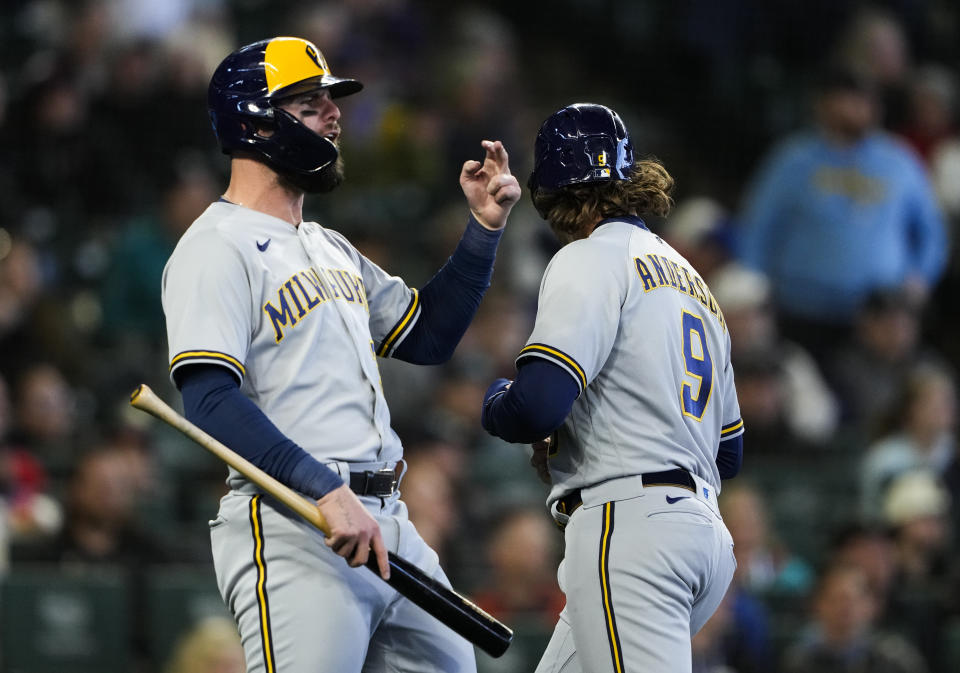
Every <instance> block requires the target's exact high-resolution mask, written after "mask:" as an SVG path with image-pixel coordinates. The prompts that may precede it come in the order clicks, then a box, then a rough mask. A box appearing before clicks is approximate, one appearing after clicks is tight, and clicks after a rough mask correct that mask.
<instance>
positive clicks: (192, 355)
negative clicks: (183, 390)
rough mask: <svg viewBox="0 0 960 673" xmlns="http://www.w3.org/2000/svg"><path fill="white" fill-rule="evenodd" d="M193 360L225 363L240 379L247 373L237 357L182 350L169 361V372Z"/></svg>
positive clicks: (212, 352)
mask: <svg viewBox="0 0 960 673" xmlns="http://www.w3.org/2000/svg"><path fill="white" fill-rule="evenodd" d="M193 362H211V363H215V364H226V365H227V366H228V367H229V368H230V369H231V370H233V371H234V372H235V373H236V374H237V375H238V376H239V377H240V380H241V381H242V380H243V377H244V376H246V375H247V370H246V369H244V367H243V365H242V364H241V363H240V361H239V360H238V359H236V358H235V357H232V356H230V355H227V354H226V353H220V352H218V351H183V352H182V353H177V354H176V355H174V356H173V359H172V360H171V361H170V373H171V374H172V373H173V370H175V369H176V368H177V367H179V366H180V365H183V364H187V363H193Z"/></svg>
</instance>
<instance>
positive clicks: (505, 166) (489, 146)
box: [480, 140, 510, 175]
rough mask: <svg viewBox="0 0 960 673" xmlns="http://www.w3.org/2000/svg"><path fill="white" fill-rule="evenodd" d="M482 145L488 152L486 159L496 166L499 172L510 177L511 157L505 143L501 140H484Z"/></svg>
mask: <svg viewBox="0 0 960 673" xmlns="http://www.w3.org/2000/svg"><path fill="white" fill-rule="evenodd" d="M480 144H481V145H482V146H483V148H484V149H485V150H486V151H487V156H486V158H487V159H489V160H490V161H492V162H493V163H494V164H495V165H496V167H497V170H498V171H500V172H501V173H503V174H504V175H510V162H509V159H510V157H509V156H508V155H507V149H506V148H505V147H504V146H503V143H502V142H500V141H499V140H492V141H491V140H484V141H483V142H482V143H480Z"/></svg>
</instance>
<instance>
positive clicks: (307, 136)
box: [207, 37, 363, 176]
mask: <svg viewBox="0 0 960 673" xmlns="http://www.w3.org/2000/svg"><path fill="white" fill-rule="evenodd" d="M362 88H363V85H362V84H361V83H360V82H358V81H356V80H353V79H343V78H340V77H334V76H333V75H331V74H330V68H329V67H328V66H327V62H326V60H325V59H324V58H323V54H321V53H320V50H318V49H317V48H316V46H315V45H314V44H312V43H311V42H308V41H307V40H303V39H300V38H298V37H275V38H272V39H269V40H261V41H260V42H255V43H253V44H248V45H247V46H245V47H241V48H240V49H238V50H237V51H235V52H233V53H232V54H230V55H229V56H227V57H226V58H225V59H224V60H223V62H222V63H220V65H219V66H218V67H217V69H216V71H215V72H214V73H213V77H212V78H211V79H210V88H209V89H208V91H207V107H208V109H209V112H210V121H211V123H212V124H213V130H214V133H216V135H217V140H218V141H219V142H220V147H221V149H223V151H224V153H225V154H231V153H233V152H234V151H236V150H249V151H252V152H255V153H257V154H259V155H261V156H262V157H263V158H264V159H265V160H266V162H267V164H268V165H270V166H272V167H273V168H275V169H276V170H277V171H278V172H280V173H292V174H295V175H301V176H303V175H311V174H316V173H319V172H320V171H322V170H323V169H324V168H326V167H327V166H329V165H330V164H331V163H333V162H334V161H336V159H337V156H338V152H337V148H336V146H335V145H334V144H333V143H332V142H331V141H330V140H329V139H327V138H324V137H322V136H320V135H318V134H316V133H314V132H313V131H311V130H310V129H308V128H307V127H306V126H304V125H303V124H301V123H300V122H299V121H298V120H297V118H296V117H294V116H293V115H291V114H289V113H288V112H286V111H285V110H282V109H280V108H279V107H276V106H275V104H276V102H277V101H279V100H282V99H283V98H288V97H290V96H295V95H298V94H303V93H308V92H310V91H316V90H318V89H326V90H328V91H329V92H330V97H331V98H337V97H339V96H346V95H349V94H352V93H356V92H357V91H360V89H362ZM261 129H269V130H270V131H271V133H270V134H268V135H261V134H260V133H258V131H259V130H261Z"/></svg>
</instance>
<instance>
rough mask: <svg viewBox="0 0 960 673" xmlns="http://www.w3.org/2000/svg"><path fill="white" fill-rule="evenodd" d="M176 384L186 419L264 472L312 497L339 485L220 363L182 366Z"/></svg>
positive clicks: (337, 477) (340, 481)
mask: <svg viewBox="0 0 960 673" xmlns="http://www.w3.org/2000/svg"><path fill="white" fill-rule="evenodd" d="M177 382H178V383H179V385H180V392H181V394H182V395H183V408H184V415H185V416H186V417H187V419H188V420H189V421H190V422H191V423H193V424H194V425H196V426H197V427H199V428H201V429H202V430H204V431H206V432H207V434H209V435H211V436H213V437H215V438H216V439H218V440H220V441H221V442H222V443H224V444H226V445H227V446H229V447H230V448H231V449H232V450H233V451H234V452H236V453H238V454H240V455H241V456H243V457H244V458H246V459H247V460H249V461H250V462H251V463H253V464H254V465H256V466H257V467H259V468H260V469H261V470H263V471H264V472H266V473H267V474H269V475H270V476H272V477H274V478H275V479H277V480H279V481H281V482H283V483H284V484H286V485H287V486H290V487H291V488H293V489H294V490H297V491H300V492H301V493H304V494H306V495H309V496H310V497H311V498H315V499H319V498H321V497H323V496H324V495H326V494H327V493H329V492H330V491H332V490H334V489H335V488H338V487H339V486H342V485H343V480H342V479H341V478H340V475H338V474H337V473H336V472H334V471H333V470H331V469H330V468H328V467H327V466H326V465H324V464H322V463H320V462H318V461H317V460H316V459H315V458H314V457H313V456H311V455H310V454H308V453H307V452H306V451H304V450H303V449H302V448H300V446H298V445H297V444H296V443H295V442H293V441H292V440H290V439H288V438H287V437H286V436H285V435H284V434H283V433H282V432H280V430H279V429H277V426H275V425H274V424H273V423H272V422H271V421H270V419H269V418H267V417H266V415H265V414H264V413H263V412H262V411H260V409H259V408H258V407H257V406H256V405H255V404H254V403H253V402H251V401H250V400H249V399H247V397H246V396H245V395H244V394H243V393H241V392H240V388H239V385H238V383H237V379H236V378H235V377H234V375H233V374H232V373H231V372H230V371H229V370H228V369H226V368H225V367H220V366H217V365H190V366H187V367H182V368H181V369H179V370H178V376H177Z"/></svg>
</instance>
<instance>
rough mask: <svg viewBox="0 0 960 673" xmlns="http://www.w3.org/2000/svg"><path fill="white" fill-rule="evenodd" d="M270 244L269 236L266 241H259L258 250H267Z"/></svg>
mask: <svg viewBox="0 0 960 673" xmlns="http://www.w3.org/2000/svg"><path fill="white" fill-rule="evenodd" d="M268 245H270V239H269V238H268V239H267V240H266V241H264V242H263V243H261V242H260V241H257V250H259V251H260V252H266V251H267V246H268Z"/></svg>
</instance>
